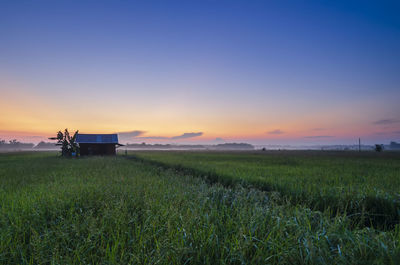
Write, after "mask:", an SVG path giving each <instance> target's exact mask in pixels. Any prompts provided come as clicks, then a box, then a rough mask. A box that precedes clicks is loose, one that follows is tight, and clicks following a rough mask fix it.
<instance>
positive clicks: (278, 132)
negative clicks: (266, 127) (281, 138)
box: [267, 129, 284, 134]
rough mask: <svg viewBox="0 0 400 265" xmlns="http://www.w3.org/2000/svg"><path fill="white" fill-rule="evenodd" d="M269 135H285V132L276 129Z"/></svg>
mask: <svg viewBox="0 0 400 265" xmlns="http://www.w3.org/2000/svg"><path fill="white" fill-rule="evenodd" d="M267 133H268V134H283V133H284V132H283V131H281V130H279V129H276V130H273V131H269V132H267Z"/></svg>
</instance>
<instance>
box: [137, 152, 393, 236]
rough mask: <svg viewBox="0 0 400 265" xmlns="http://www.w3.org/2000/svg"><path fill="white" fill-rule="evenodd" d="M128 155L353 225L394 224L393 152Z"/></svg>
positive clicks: (142, 153) (384, 225) (390, 225)
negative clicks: (274, 195)
mask: <svg viewBox="0 0 400 265" xmlns="http://www.w3.org/2000/svg"><path fill="white" fill-rule="evenodd" d="M134 155H135V156H136V157H138V158H141V159H144V160H146V161H152V162H153V163H154V164H156V165H157V164H158V165H160V166H166V167H172V168H175V169H177V170H181V171H182V170H183V171H186V172H187V173H191V174H194V175H198V176H203V177H205V178H206V179H207V178H208V179H209V180H210V181H212V182H219V183H224V184H225V185H228V186H231V185H235V184H238V183H239V184H241V185H245V186H250V187H256V188H259V189H261V190H265V191H277V192H279V194H281V195H282V196H283V197H284V198H285V199H287V200H289V201H290V202H291V203H292V204H299V205H302V206H305V207H309V208H311V209H313V210H320V211H330V212H331V215H337V214H347V215H348V216H350V215H351V216H352V218H353V220H354V222H353V223H354V225H360V226H364V225H369V226H370V225H373V226H376V227H379V228H381V229H386V228H388V227H393V226H394V225H395V224H397V223H399V219H400V193H399V192H400V153H399V152H386V153H378V154H377V153H374V152H363V153H358V152H321V151H272V152H252V153H249V152H237V153H232V152H231V153H221V152H214V153H212V152H208V153H201V152H137V153H134Z"/></svg>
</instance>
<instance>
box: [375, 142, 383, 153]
mask: <svg viewBox="0 0 400 265" xmlns="http://www.w3.org/2000/svg"><path fill="white" fill-rule="evenodd" d="M375 151H376V152H382V151H383V145H382V144H376V145H375Z"/></svg>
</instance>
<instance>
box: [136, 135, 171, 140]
mask: <svg viewBox="0 0 400 265" xmlns="http://www.w3.org/2000/svg"><path fill="white" fill-rule="evenodd" d="M136 139H140V140H167V139H170V138H169V137H165V136H144V137H137V138H136Z"/></svg>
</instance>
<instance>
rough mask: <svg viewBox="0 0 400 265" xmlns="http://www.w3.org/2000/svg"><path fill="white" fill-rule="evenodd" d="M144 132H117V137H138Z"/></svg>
mask: <svg viewBox="0 0 400 265" xmlns="http://www.w3.org/2000/svg"><path fill="white" fill-rule="evenodd" d="M144 133H145V131H138V130H136V131H129V132H119V133H118V135H119V136H123V137H137V136H139V135H142V134H144Z"/></svg>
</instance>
